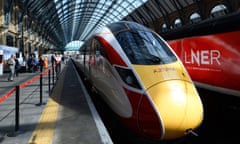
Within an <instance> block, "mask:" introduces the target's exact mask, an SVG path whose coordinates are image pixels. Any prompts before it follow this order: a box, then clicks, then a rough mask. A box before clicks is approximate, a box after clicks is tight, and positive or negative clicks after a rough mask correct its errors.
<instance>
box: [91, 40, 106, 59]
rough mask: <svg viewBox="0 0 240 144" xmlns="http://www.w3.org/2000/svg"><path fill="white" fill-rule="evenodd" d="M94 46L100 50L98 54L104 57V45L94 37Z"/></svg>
mask: <svg viewBox="0 0 240 144" xmlns="http://www.w3.org/2000/svg"><path fill="white" fill-rule="evenodd" d="M94 47H95V51H99V52H100V53H99V54H100V55H101V56H103V57H105V58H106V57H107V55H106V52H105V49H104V47H103V46H102V44H101V43H100V42H99V41H98V40H96V39H94Z"/></svg>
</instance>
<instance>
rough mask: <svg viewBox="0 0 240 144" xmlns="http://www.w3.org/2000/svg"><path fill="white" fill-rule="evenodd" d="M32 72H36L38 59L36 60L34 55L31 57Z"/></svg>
mask: <svg viewBox="0 0 240 144" xmlns="http://www.w3.org/2000/svg"><path fill="white" fill-rule="evenodd" d="M33 63H34V64H33V72H36V71H38V59H37V58H36V56H35V54H34V55H33Z"/></svg>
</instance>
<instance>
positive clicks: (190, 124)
mask: <svg viewBox="0 0 240 144" xmlns="http://www.w3.org/2000/svg"><path fill="white" fill-rule="evenodd" d="M148 93H149V95H150V96H151V98H152V100H153V102H154V104H155V106H156V108H157V110H158V112H159V115H160V117H161V120H162V121H163V124H164V128H165V136H164V138H166V139H170V138H175V137H180V136H183V135H184V132H185V131H186V130H187V129H195V128H196V127H198V126H199V125H200V123H201V121H202V119H203V108H202V103H201V100H200V98H199V96H198V94H197V92H196V90H195V88H194V87H193V85H192V84H191V83H190V82H186V81H181V80H171V81H167V82H163V83H159V84H157V85H155V86H153V87H151V88H150V89H149V90H148Z"/></svg>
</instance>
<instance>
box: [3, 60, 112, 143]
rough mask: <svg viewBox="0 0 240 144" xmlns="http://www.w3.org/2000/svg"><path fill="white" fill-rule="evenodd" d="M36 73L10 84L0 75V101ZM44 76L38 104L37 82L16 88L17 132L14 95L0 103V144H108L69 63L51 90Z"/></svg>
mask: <svg viewBox="0 0 240 144" xmlns="http://www.w3.org/2000/svg"><path fill="white" fill-rule="evenodd" d="M39 74H40V73H39V72H36V73H20V74H19V77H17V78H15V79H14V81H13V82H8V81H7V77H6V75H7V74H4V75H3V76H0V98H1V97H2V96H3V95H4V94H5V93H6V92H8V91H9V90H11V89H12V88H14V87H15V86H16V85H19V84H21V83H24V82H26V81H29V79H34V77H36V76H37V75H39ZM48 76H49V75H48V74H46V75H44V76H43V82H42V83H43V87H42V91H43V92H42V102H41V103H40V101H39V97H40V96H39V95H40V92H39V91H40V88H39V81H38V80H36V81H34V82H33V83H32V84H30V85H29V86H26V87H24V88H22V89H20V106H19V109H20V111H19V127H18V128H17V130H16V118H15V115H16V113H15V94H12V96H9V97H8V98H7V99H5V100H4V101H3V102H1V103H0V109H1V113H0V143H1V144H13V143H16V144H66V143H69V144H70V143H83V144H85V143H86V144H96V143H97V144H101V143H105V144H111V143H112V140H111V138H110V136H109V134H108V132H107V131H106V128H105V126H104V124H103V122H102V121H101V118H100V117H99V115H98V113H97V111H96V110H95V107H94V105H93V104H92V102H91V99H90V97H89V95H88V93H87V92H86V90H85V87H84V85H83V84H82V81H81V79H80V77H79V76H78V74H77V71H76V70H75V67H74V65H73V64H72V62H71V61H69V63H68V64H67V65H64V64H63V65H62V71H61V73H60V74H59V76H58V78H55V80H54V81H55V84H54V85H51V91H49V85H48V82H49V77H48ZM51 79H52V78H51ZM52 83H53V82H52Z"/></svg>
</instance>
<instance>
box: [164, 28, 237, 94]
mask: <svg viewBox="0 0 240 144" xmlns="http://www.w3.org/2000/svg"><path fill="white" fill-rule="evenodd" d="M168 43H169V45H170V46H171V47H172V48H173V50H174V51H175V52H176V54H177V55H178V56H179V58H180V59H181V60H182V62H183V64H184V65H185V67H186V69H187V70H188V72H189V74H190V76H191V78H192V80H193V81H194V82H195V83H196V85H197V86H199V87H203V88H206V89H210V90H214V91H217V92H221V93H224V94H229V95H234V96H240V31H239V30H235V31H229V32H222V33H215V34H208V35H203V36H193V37H189V38H181V39H176V40H170V41H168Z"/></svg>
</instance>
